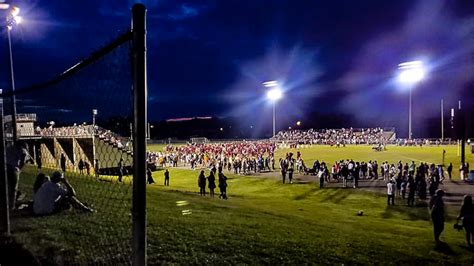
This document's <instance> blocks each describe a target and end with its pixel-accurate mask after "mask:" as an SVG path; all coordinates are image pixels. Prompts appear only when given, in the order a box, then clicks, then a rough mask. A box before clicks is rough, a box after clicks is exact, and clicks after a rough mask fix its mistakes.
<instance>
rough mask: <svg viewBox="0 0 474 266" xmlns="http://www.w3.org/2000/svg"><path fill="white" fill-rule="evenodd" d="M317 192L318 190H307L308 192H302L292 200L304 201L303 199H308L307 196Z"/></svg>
mask: <svg viewBox="0 0 474 266" xmlns="http://www.w3.org/2000/svg"><path fill="white" fill-rule="evenodd" d="M318 190H319V189H318V188H315V187H314V188H312V189H310V190H308V191H306V192H304V193H302V194H300V195H297V196H296V197H294V198H293V199H294V200H304V199H306V198H308V197H309V196H311V195H313V194H314V193H315V192H316V191H318Z"/></svg>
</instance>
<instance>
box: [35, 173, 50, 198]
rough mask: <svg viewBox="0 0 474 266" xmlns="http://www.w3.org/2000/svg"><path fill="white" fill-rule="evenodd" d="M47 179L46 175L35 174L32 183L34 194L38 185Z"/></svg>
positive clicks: (38, 187)
mask: <svg viewBox="0 0 474 266" xmlns="http://www.w3.org/2000/svg"><path fill="white" fill-rule="evenodd" d="M46 181H49V177H48V176H46V175H45V174H43V173H39V174H38V175H37V176H36V180H35V184H34V185H33V193H34V194H36V192H37V191H38V190H39V189H40V187H41V186H42V185H43V184H44V183H45V182H46Z"/></svg>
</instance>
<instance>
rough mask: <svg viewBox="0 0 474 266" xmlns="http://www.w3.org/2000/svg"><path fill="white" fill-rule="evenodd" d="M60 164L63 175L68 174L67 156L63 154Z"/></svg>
mask: <svg viewBox="0 0 474 266" xmlns="http://www.w3.org/2000/svg"><path fill="white" fill-rule="evenodd" d="M59 161H60V162H59V164H60V165H61V170H62V171H63V173H65V172H66V156H64V153H61V158H60V159H59Z"/></svg>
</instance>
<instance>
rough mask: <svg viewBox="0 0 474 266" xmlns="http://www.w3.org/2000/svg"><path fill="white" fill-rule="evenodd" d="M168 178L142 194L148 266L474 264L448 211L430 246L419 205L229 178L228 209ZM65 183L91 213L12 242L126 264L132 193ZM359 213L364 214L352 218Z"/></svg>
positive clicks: (352, 150)
mask: <svg viewBox="0 0 474 266" xmlns="http://www.w3.org/2000/svg"><path fill="white" fill-rule="evenodd" d="M286 151H287V150H281V151H278V153H277V156H278V155H281V154H284V153H285V152H286ZM441 151H442V148H434V147H433V148H431V147H429V148H428V147H427V148H425V147H423V148H398V147H389V150H388V151H387V152H378V153H377V152H372V151H371V150H370V147H367V146H360V147H347V148H340V149H336V148H331V149H330V148H328V147H319V146H318V147H312V148H302V149H301V152H302V153H303V158H304V159H305V160H306V161H307V162H308V161H312V160H313V159H316V158H318V159H320V160H321V159H323V160H326V161H331V162H332V161H334V160H335V159H343V158H353V159H355V160H369V159H377V160H378V161H382V160H389V161H398V159H397V158H398V157H400V158H401V157H408V158H410V160H411V158H413V159H416V160H422V161H430V162H431V161H433V162H438V161H436V160H439V162H440V161H441V155H440V154H441ZM455 152H456V149H455V147H449V148H447V154H446V157H447V158H452V160H453V162H454V159H456V157H455V156H456V153H455ZM469 156H470V155H469ZM408 158H407V160H408ZM437 158H438V159H437ZM469 159H470V160H472V157H469ZM446 161H447V162H449V160H448V159H447V160H446ZM35 171H36V170H33V169H28V170H27V171H25V174H24V175H23V176H22V180H21V188H22V189H23V190H24V191H28V190H31V186H32V183H33V180H34V178H33V176H34V175H35ZM170 173H171V181H170V183H171V186H170V187H164V186H162V182H163V172H161V171H160V172H155V173H154V177H155V181H157V183H158V184H154V185H150V186H148V191H147V204H148V255H149V262H150V263H158V262H168V263H180V264H190V263H212V264H217V263H232V264H237V263H248V264H282V263H288V264H302V263H321V264H322V263H325V264H326V263H331V264H335V263H344V264H345V263H361V264H374V263H377V264H388V263H410V264H415V263H422V264H442V263H452V264H465V265H467V264H472V263H474V253H473V251H471V250H468V249H467V247H466V244H465V240H464V234H463V233H462V232H457V231H455V230H454V229H453V228H452V224H453V223H454V220H453V217H454V216H455V215H456V212H457V211H458V210H457V209H454V208H449V209H448V214H449V219H448V221H447V222H446V229H445V232H444V233H443V235H442V240H443V241H445V242H446V245H443V246H440V247H436V246H435V245H434V241H433V236H432V228H431V223H430V221H429V214H428V210H427V207H426V204H425V203H424V202H418V207H415V208H409V207H406V206H394V207H393V206H392V207H387V206H386V205H385V203H386V198H385V196H384V195H380V194H376V193H371V192H364V191H361V190H353V189H339V188H327V189H319V188H318V187H317V186H316V185H315V184H291V185H282V184H280V182H279V181H277V180H274V179H270V178H262V177H258V176H257V177H243V176H233V175H228V177H229V180H228V184H229V187H228V194H229V197H230V198H229V200H227V201H225V200H220V199H219V198H218V195H217V197H216V198H214V199H211V198H209V197H200V196H199V195H197V193H196V191H197V190H198V189H197V176H198V171H191V170H183V169H171V170H170ZM69 179H70V180H71V182H72V183H73V185H74V187H75V188H76V190H77V192H78V195H79V198H80V199H81V200H83V201H85V202H87V203H89V204H93V205H94V207H95V208H96V209H97V210H98V212H97V213H95V214H92V215H89V214H80V213H75V212H74V211H71V212H68V213H64V214H60V215H57V216H51V217H42V218H32V217H23V218H14V219H13V221H12V223H13V230H14V236H15V238H16V239H17V240H18V241H19V242H21V243H24V244H25V246H26V247H27V248H28V249H29V250H31V251H32V252H33V253H34V254H35V255H36V256H38V257H42V258H43V260H45V261H49V262H56V263H62V262H66V261H68V260H70V259H71V258H72V259H73V260H75V261H76V262H81V263H91V262H108V263H111V262H112V263H115V262H116V263H121V262H125V261H126V259H127V257H128V256H129V254H130V235H131V221H130V220H131V217H130V206H131V187H130V185H128V184H118V183H116V182H110V181H108V182H103V181H96V180H94V179H93V178H89V177H83V176H82V177H81V176H78V175H70V177H69ZM217 190H218V189H217ZM217 194H218V193H217ZM359 210H363V211H364V215H363V216H357V215H356V213H357V211H359Z"/></svg>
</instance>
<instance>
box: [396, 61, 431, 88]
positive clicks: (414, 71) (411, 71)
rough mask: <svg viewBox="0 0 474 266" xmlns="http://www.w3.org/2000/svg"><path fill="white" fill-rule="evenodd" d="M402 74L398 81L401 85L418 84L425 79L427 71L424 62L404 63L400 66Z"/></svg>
mask: <svg viewBox="0 0 474 266" xmlns="http://www.w3.org/2000/svg"><path fill="white" fill-rule="evenodd" d="M398 69H399V70H400V74H399V75H398V80H399V81H400V82H401V83H412V84H413V83H417V82H419V81H421V80H423V78H424V77H425V69H424V67H423V62H422V61H410V62H404V63H401V64H399V65H398Z"/></svg>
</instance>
